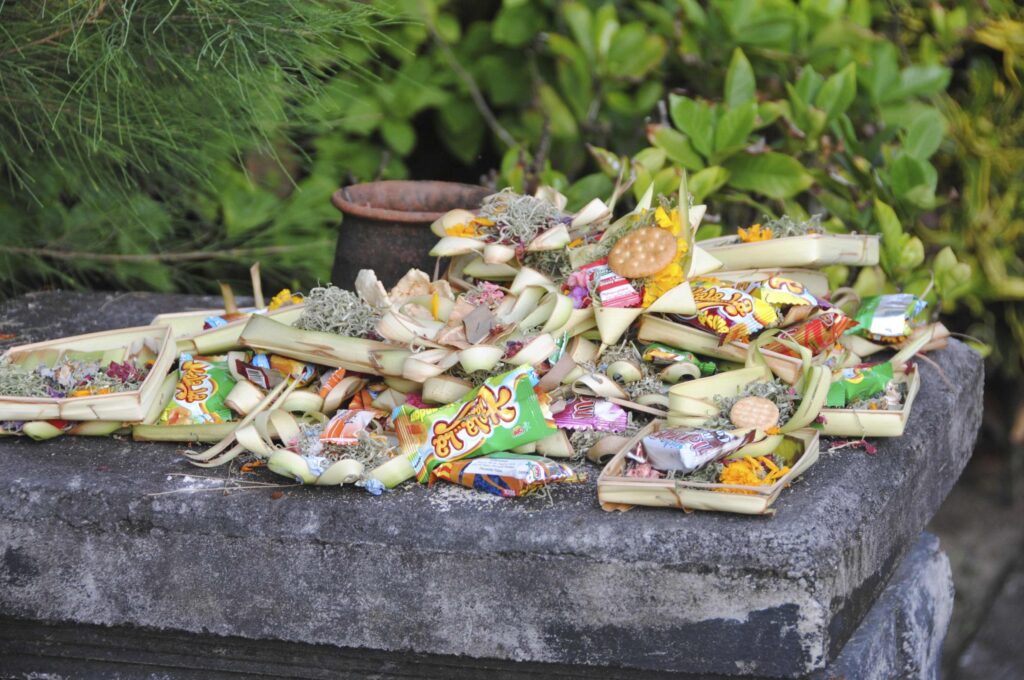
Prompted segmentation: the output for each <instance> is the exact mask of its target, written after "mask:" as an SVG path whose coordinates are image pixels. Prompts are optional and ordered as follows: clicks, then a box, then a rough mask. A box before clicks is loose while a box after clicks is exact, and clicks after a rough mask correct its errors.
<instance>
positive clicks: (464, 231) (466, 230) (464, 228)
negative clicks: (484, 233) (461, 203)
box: [444, 220, 480, 238]
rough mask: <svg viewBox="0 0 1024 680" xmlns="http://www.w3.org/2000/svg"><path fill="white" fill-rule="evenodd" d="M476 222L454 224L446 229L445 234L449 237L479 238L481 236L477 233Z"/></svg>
mask: <svg viewBox="0 0 1024 680" xmlns="http://www.w3.org/2000/svg"><path fill="white" fill-rule="evenodd" d="M474 222H475V220H474ZM474 222H469V223H468V224H467V223H459V224H453V225H452V226H450V227H446V228H445V230H444V233H445V234H447V235H448V236H463V237H466V238H473V237H474V236H479V235H480V234H479V233H478V232H477V230H476V224H474Z"/></svg>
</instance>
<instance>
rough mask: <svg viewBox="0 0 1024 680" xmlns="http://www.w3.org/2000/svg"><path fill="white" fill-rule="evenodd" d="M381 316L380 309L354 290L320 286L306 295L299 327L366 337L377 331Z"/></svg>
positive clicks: (298, 323) (296, 324)
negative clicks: (375, 307)
mask: <svg viewBox="0 0 1024 680" xmlns="http://www.w3.org/2000/svg"><path fill="white" fill-rule="evenodd" d="M380 317H381V311H380V310H378V309H374V308H373V307H371V306H370V305H368V304H367V303H366V301H365V300H363V299H362V298H361V297H359V296H358V295H356V294H355V293H353V292H352V291H350V290H343V289H341V288H338V287H337V286H327V287H317V288H314V289H312V290H311V291H309V293H308V294H307V295H306V298H305V307H304V308H303V310H302V315H301V316H299V319H298V321H296V322H295V327H296V328H301V329H303V330H311V331H321V332H324V333H334V334H336V335H344V336H349V337H355V338H363V337H367V336H368V335H370V334H371V333H373V332H374V328H375V327H376V325H377V322H378V321H380Z"/></svg>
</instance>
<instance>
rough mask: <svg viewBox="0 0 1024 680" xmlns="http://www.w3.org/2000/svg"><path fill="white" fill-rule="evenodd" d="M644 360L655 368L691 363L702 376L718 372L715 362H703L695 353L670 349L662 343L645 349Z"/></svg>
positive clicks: (653, 344)
mask: <svg viewBox="0 0 1024 680" xmlns="http://www.w3.org/2000/svg"><path fill="white" fill-rule="evenodd" d="M643 360H644V361H646V362H648V363H650V364H654V365H655V366H671V365H672V364H678V363H684V362H685V363H690V364H693V365H694V366H696V367H697V368H698V369H700V373H701V375H713V374H714V373H715V372H716V371H717V370H718V365H717V364H715V362H714V361H701V360H700V359H698V358H697V355H696V354H694V353H693V352H687V351H686V350H683V349H677V348H675V347H669V346H668V345H664V344H662V343H660V342H652V343H651V344H649V345H647V346H646V347H644V353H643Z"/></svg>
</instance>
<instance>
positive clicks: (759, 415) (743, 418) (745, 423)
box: [729, 397, 779, 430]
mask: <svg viewBox="0 0 1024 680" xmlns="http://www.w3.org/2000/svg"><path fill="white" fill-rule="evenodd" d="M729 420H731V421H732V424H733V425H735V426H736V427H756V428H757V429H759V430H767V429H768V428H770V427H775V426H777V425H778V424H779V407H778V406H776V405H775V403H774V402H772V401H771V400H769V399H765V398H764V397H744V398H743V399H740V400H739V401H737V402H736V403H735V404H733V406H732V410H730V411H729Z"/></svg>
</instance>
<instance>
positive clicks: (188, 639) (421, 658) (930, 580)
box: [0, 534, 1017, 680]
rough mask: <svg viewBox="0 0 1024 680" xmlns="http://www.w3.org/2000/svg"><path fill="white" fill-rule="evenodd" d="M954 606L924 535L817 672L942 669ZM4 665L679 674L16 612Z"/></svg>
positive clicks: (176, 671)
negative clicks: (81, 621) (27, 616)
mask: <svg viewBox="0 0 1024 680" xmlns="http://www.w3.org/2000/svg"><path fill="white" fill-rule="evenodd" d="M952 606H953V588H952V581H951V578H950V571H949V561H948V560H947V559H946V557H945V555H944V554H943V553H942V551H940V550H939V544H938V540H937V539H936V538H935V537H934V536H931V535H929V534H923V535H922V536H921V537H920V538H919V539H918V541H917V543H916V545H915V546H914V547H913V548H912V549H911V551H910V552H909V553H908V554H907V556H906V557H905V558H904V559H903V561H902V562H901V563H900V566H899V568H898V569H897V570H896V573H895V574H894V575H893V577H892V579H890V581H889V583H888V585H886V587H885V589H884V590H883V591H882V593H881V594H880V595H879V597H878V599H877V600H876V602H875V604H874V606H872V607H871V610H870V611H869V612H868V615H867V616H865V617H864V620H863V621H862V622H861V625H860V626H859V627H858V628H857V630H856V632H855V633H854V634H853V636H852V637H851V638H850V640H849V642H847V643H846V646H845V647H844V648H843V651H842V652H840V654H839V656H838V657H836V659H835V660H833V661H832V662H831V663H829V665H828V667H827V668H826V669H825V670H822V671H818V672H817V673H815V674H814V676H813V678H812V680H824V679H828V678H843V679H844V680H873V679H876V678H935V677H937V675H936V672H937V668H938V662H939V651H940V647H941V644H942V638H943V636H944V634H945V632H946V628H947V626H948V624H949V617H950V614H951V613H952ZM0 670H2V672H0V678H22V679H23V678H29V677H36V678H41V677H46V678H47V679H48V680H65V679H68V680H70V679H71V678H83V677H103V678H107V679H112V678H116V679H118V680H153V679H155V678H175V679H176V680H186V679H191V678H196V679H199V678H201V679H202V680H222V679H223V680H229V679H231V680H233V679H236V678H239V677H247V678H248V677H274V678H302V679H303V680H319V679H327V678H340V679H344V680H348V679H351V680H365V679H367V678H374V679H375V680H391V679H397V678H407V677H416V678H424V679H438V680H440V679H444V680H471V679H473V678H479V677H481V674H482V673H483V672H486V675H487V677H488V678H493V679H495V680H525V679H528V678H534V679H536V678H565V679H569V678H588V679H593V680H600V679H605V678H616V679H617V680H628V679H630V678H637V679H640V678H642V679H643V680H658V679H659V678H679V677H680V676H679V675H678V674H675V673H664V672H659V671H629V670H625V669H620V668H616V669H601V668H593V667H586V666H575V667H573V666H566V665H562V664H538V663H532V662H507V661H506V662H500V661H485V662H480V661H479V660H476V659H469V658H466V657H461V658H459V657H444V656H439V655H426V654H400V655H396V654H385V653H381V652H373V651H368V650H352V649H339V648H336V647H328V646H324V645H306V644H302V643H282V642H276V641H264V640H247V639H245V638H237V637H235V638H229V637H220V636H214V635H197V634H184V633H168V632H164V631H153V630H143V629H138V628H128V627H121V628H107V627H103V626H82V625H68V624H63V625H61V624H52V623H50V624H42V623H37V622H30V621H25V620H17V619H0ZM689 677H693V676H689ZM704 677H705V678H707V677H708V676H704ZM717 677H722V676H717ZM972 677H985V676H972ZM1002 677H1007V678H1009V677H1017V676H1005V675H1004V676H1002Z"/></svg>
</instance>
